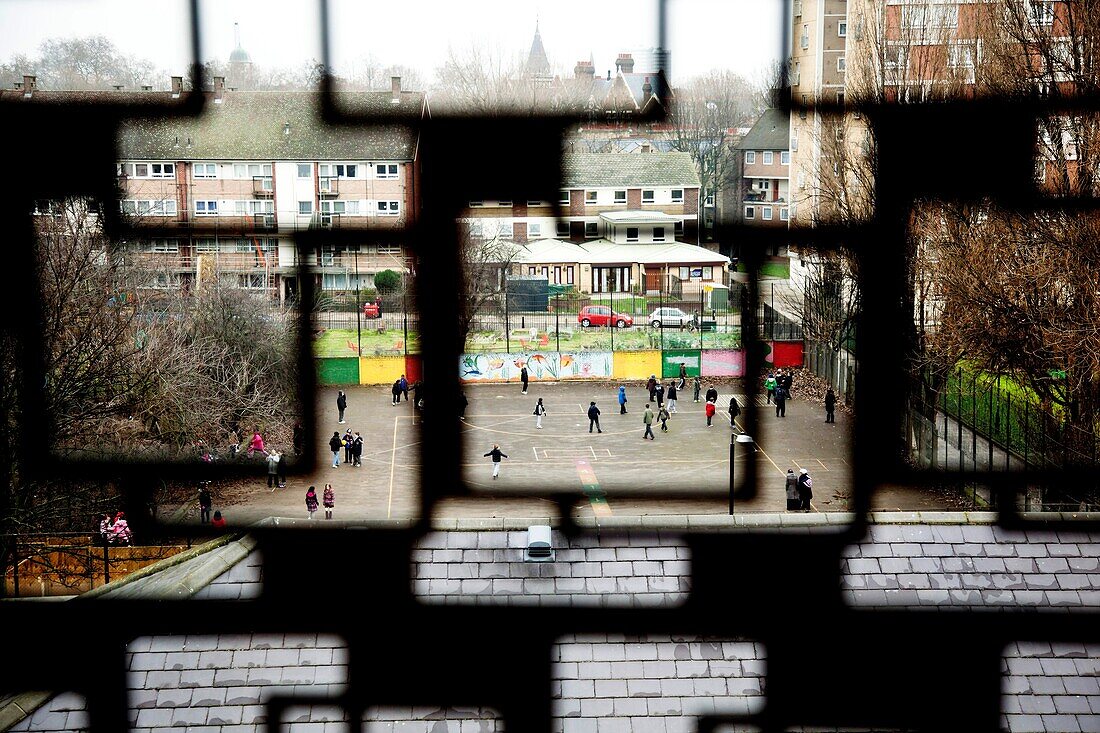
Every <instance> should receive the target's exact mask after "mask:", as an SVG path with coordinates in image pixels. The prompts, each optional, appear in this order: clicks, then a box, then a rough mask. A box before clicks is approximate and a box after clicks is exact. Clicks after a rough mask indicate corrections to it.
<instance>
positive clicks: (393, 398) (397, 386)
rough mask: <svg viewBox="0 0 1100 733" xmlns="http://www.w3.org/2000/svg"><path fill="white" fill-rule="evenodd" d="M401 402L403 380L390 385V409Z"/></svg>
mask: <svg viewBox="0 0 1100 733" xmlns="http://www.w3.org/2000/svg"><path fill="white" fill-rule="evenodd" d="M400 401H401V380H400V379H395V380H393V384H392V385H390V407H393V406H394V405H396V404H397V403H398V402H400Z"/></svg>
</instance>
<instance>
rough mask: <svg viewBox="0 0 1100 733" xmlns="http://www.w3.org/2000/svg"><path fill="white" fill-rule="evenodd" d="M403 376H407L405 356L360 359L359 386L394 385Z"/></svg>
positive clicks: (364, 357) (365, 357)
mask: <svg viewBox="0 0 1100 733" xmlns="http://www.w3.org/2000/svg"><path fill="white" fill-rule="evenodd" d="M402 374H407V372H406V362H405V357H403V356H363V357H360V358H359V384H393V381H394V380H395V379H398V378H400V376H401V375H402Z"/></svg>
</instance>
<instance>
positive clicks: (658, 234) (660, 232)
mask: <svg viewBox="0 0 1100 733" xmlns="http://www.w3.org/2000/svg"><path fill="white" fill-rule="evenodd" d="M653 241H654V242H663V241H665V228H664V227H653Z"/></svg>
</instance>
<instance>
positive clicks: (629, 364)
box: [611, 351, 661, 379]
mask: <svg viewBox="0 0 1100 733" xmlns="http://www.w3.org/2000/svg"><path fill="white" fill-rule="evenodd" d="M660 371H661V352H660V351H616V352H615V358H614V362H613V363H612V372H611V374H612V376H613V377H614V378H615V379H649V375H650V374H658V373H659V372H660Z"/></svg>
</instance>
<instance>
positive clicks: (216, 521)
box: [210, 511, 225, 529]
mask: <svg viewBox="0 0 1100 733" xmlns="http://www.w3.org/2000/svg"><path fill="white" fill-rule="evenodd" d="M210 526H211V527H217V528H218V529H221V528H223V527H225V519H223V518H222V513H221V511H216V512H214V518H213V519H212V520H210Z"/></svg>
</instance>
